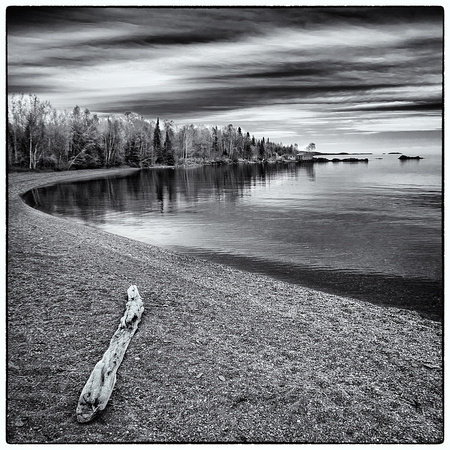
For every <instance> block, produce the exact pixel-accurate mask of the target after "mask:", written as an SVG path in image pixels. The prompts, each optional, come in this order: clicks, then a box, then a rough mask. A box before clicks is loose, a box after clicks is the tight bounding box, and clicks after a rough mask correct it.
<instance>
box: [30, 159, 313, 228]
mask: <svg viewBox="0 0 450 450" xmlns="http://www.w3.org/2000/svg"><path fill="white" fill-rule="evenodd" d="M280 176H281V177H282V178H288V177H293V178H295V179H297V178H299V177H306V178H308V179H309V180H310V181H315V177H316V173H315V169H314V165H313V164H305V165H296V164H285V165H278V164H265V165H262V164H241V165H234V166H233V165H223V166H218V167H211V166H204V167H200V168H193V169H188V170H184V169H144V170H141V171H138V172H134V173H133V174H131V175H129V174H127V175H116V176H110V177H106V178H101V179H97V180H91V181H89V182H88V183H86V182H83V181H80V182H70V183H60V184H57V185H54V186H51V187H47V188H45V189H33V190H31V191H30V192H29V193H27V195H26V201H27V203H29V204H30V205H31V206H33V207H35V208H38V209H43V210H46V211H47V212H49V213H50V214H56V215H75V216H77V217H79V218H82V219H83V220H84V221H86V222H90V221H92V220H94V221H96V222H104V217H105V215H107V214H110V212H111V210H114V211H117V212H125V211H126V212H136V213H139V214H141V213H143V212H144V211H143V210H145V211H146V212H159V213H161V214H167V213H168V214H175V213H176V212H177V211H178V210H179V209H180V208H182V209H186V208H189V206H191V205H195V204H198V203H199V202H202V201H211V200H214V201H218V202H222V201H223V202H231V203H235V202H237V201H238V200H240V199H242V198H243V197H244V196H246V195H249V194H250V192H251V190H252V189H254V188H255V187H256V186H265V185H266V184H270V182H271V181H272V180H274V179H279V178H280Z"/></svg>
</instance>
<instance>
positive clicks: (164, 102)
mask: <svg viewBox="0 0 450 450" xmlns="http://www.w3.org/2000/svg"><path fill="white" fill-rule="evenodd" d="M6 26H7V28H6V32H7V34H6V37H7V88H8V92H10V93H13V92H25V93H34V94H36V95H38V97H39V98H41V99H42V100H48V101H50V102H51V104H52V105H53V106H54V107H56V108H58V109H67V110H72V109H73V107H74V106H75V105H79V106H80V107H82V108H89V110H91V111H92V112H96V113H99V114H105V113H108V114H123V113H124V112H125V111H127V110H129V111H133V112H136V113H139V114H141V115H143V116H144V117H146V118H148V119H151V120H154V119H155V118H156V117H160V118H161V119H172V120H174V121H175V123H176V124H178V125H184V124H190V123H194V124H205V125H218V126H219V127H222V126H226V125H228V124H230V123H231V124H233V125H235V126H236V127H237V126H240V127H241V128H242V129H243V130H245V131H249V132H250V133H251V134H253V135H254V136H255V137H257V138H261V137H263V136H264V137H266V138H270V140H271V141H275V142H283V143H284V144H293V143H298V144H299V146H300V148H302V147H304V146H306V145H307V144H308V143H309V142H315V143H316V145H317V149H318V150H319V151H323V152H326V151H330V152H337V151H351V152H357V151H378V150H379V151H398V150H400V151H401V150H405V149H409V150H410V151H412V152H415V151H416V150H417V151H418V152H420V153H424V151H425V150H430V149H433V150H437V151H440V147H441V134H442V132H441V126H442V97H443V95H442V82H443V74H442V72H443V9H442V8H439V7H438V8H434V7H424V8H419V7H401V8H378V7H375V8H373V7H363V8H349V7H340V8H339V7H338V8H332V7H323V8H306V7H293V8H286V7H281V8H269V7H262V8H240V7H239V8H230V7H227V8H204V7H203V8H185V9H183V8H121V7H118V8H113V7H103V8H89V7H76V8H72V7H49V8H47V7H34V8H27V7H16V8H14V7H9V8H8V9H7V11H6Z"/></svg>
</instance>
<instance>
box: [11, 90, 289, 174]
mask: <svg viewBox="0 0 450 450" xmlns="http://www.w3.org/2000/svg"><path fill="white" fill-rule="evenodd" d="M295 150H296V145H295V146H293V145H290V146H283V145H282V144H275V143H273V142H271V141H270V139H269V138H267V139H266V138H264V137H263V138H262V139H255V137H254V136H251V135H250V133H249V132H248V131H243V130H242V129H241V127H235V126H233V125H232V124H229V125H227V126H224V127H220V128H219V127H218V126H205V125H192V124H191V125H183V126H179V125H176V124H175V123H174V122H173V121H171V120H162V121H160V119H159V118H157V119H156V120H155V121H149V120H147V119H145V118H144V117H142V116H140V115H138V114H136V113H134V112H132V111H125V112H124V113H123V114H121V115H105V116H102V117H99V115H97V114H92V113H91V112H90V111H89V110H88V109H82V108H80V107H79V106H75V107H74V108H73V110H72V111H70V112H68V111H66V110H64V111H61V110H57V109H55V108H53V107H52V105H51V104H50V103H49V102H48V101H42V100H40V99H39V98H38V97H37V96H36V95H34V94H23V93H20V94H11V95H9V96H8V126H7V165H8V170H24V169H28V170H69V169H89V168H101V167H116V166H122V165H127V166H131V167H153V166H176V165H189V164H193V163H200V164H206V163H231V162H245V161H249V162H250V161H251V162H257V161H264V160H275V159H278V158H280V157H281V156H283V155H284V156H286V155H292V154H294V153H295Z"/></svg>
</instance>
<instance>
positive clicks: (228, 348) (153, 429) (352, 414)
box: [6, 169, 443, 444]
mask: <svg viewBox="0 0 450 450" xmlns="http://www.w3.org/2000/svg"><path fill="white" fill-rule="evenodd" d="M129 170H130V171H132V170H136V169H129ZM113 173H114V169H108V170H84V171H73V172H46V173H25V172H24V173H11V174H8V192H7V197H8V204H7V214H8V221H7V250H8V256H7V299H6V312H7V354H6V357H7V386H6V391H7V392H6V395H7V408H6V414H7V417H6V422H7V424H6V425H7V426H6V432H7V435H6V441H7V442H8V443H11V444H13V443H22V444H23V443H40V444H43V443H80V444H81V443H91V444H94V443H174V442H178V443H205V442H206V443H222V442H224V443H225V442H233V443H268V442H269V443H292V442H295V443H324V444H325V443H328V444H329V443H403V444H405V443H411V444H412V443H441V442H443V359H442V346H443V341H442V324H441V323H440V322H436V321H432V320H429V319H426V318H423V317H421V316H420V315H419V314H418V313H416V312H414V311H407V310H403V309H398V308H394V307H384V306H379V305H375V304H371V303H367V302H363V301H360V300H356V299H351V298H346V297H339V296H336V295H331V294H327V293H323V292H320V291H316V290H312V289H309V288H305V287H302V286H298V285H293V284H289V283H285V282H282V281H277V280H274V279H271V278H269V277H265V276H261V275H256V274H251V273H248V272H244V271H240V270H237V269H234V268H230V267H228V266H225V265H221V264H214V263H211V262H206V261H203V260H200V259H196V258H193V257H190V256H186V255H180V254H177V253H174V252H170V251H166V250H163V249H160V248H158V247H155V246H151V245H148V244H144V243H141V242H138V241H134V240H131V239H128V238H124V237H121V236H117V235H113V234H109V233H106V232H102V231H99V230H96V229H93V228H90V227H87V226H84V225H81V224H77V223H74V222H71V221H70V220H68V219H64V218H59V217H52V216H49V215H47V214H45V213H42V212H40V211H37V210H34V209H32V208H31V207H29V206H27V205H26V204H25V203H24V202H23V201H22V199H21V198H20V194H23V193H25V192H26V191H27V190H29V189H31V188H34V187H38V186H42V185H44V184H48V183H56V182H59V181H69V180H81V179H89V178H92V177H99V176H103V175H105V174H113ZM133 284H134V285H136V286H137V287H138V289H139V292H140V294H141V296H142V299H143V301H144V308H145V312H144V315H143V318H142V322H141V323H140V325H139V329H138V332H137V333H136V335H135V336H134V337H133V339H132V341H131V343H130V346H129V348H128V350H127V352H126V355H125V358H124V360H123V362H122V365H121V366H120V367H119V370H118V373H117V382H116V386H115V388H114V391H113V393H112V395H111V398H110V400H109V403H108V405H107V407H106V409H105V410H104V411H102V412H101V413H100V414H99V415H98V416H97V417H96V418H95V419H94V420H93V421H92V422H90V423H88V424H79V423H78V422H77V420H76V414H75V410H76V406H77V402H78V398H79V395H80V392H81V390H82V389H83V386H84V384H85V383H86V381H87V379H88V378H89V375H90V372H91V371H92V369H93V367H94V366H95V364H96V362H97V361H99V360H100V359H101V357H102V355H103V353H104V351H106V349H107V348H108V345H109V341H110V339H111V337H112V335H113V333H114V331H115V330H116V328H117V325H118V324H119V321H120V318H121V316H122V314H123V312H124V308H125V304H126V301H127V296H126V293H127V289H128V288H129V286H130V285H133Z"/></svg>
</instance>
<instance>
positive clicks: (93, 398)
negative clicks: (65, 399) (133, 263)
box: [77, 285, 144, 423]
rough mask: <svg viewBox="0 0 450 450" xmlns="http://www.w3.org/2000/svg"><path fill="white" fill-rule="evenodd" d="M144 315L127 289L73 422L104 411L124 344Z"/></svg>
mask: <svg viewBox="0 0 450 450" xmlns="http://www.w3.org/2000/svg"><path fill="white" fill-rule="evenodd" d="M143 312H144V304H143V302H142V299H141V296H140V295H139V291H138V289H137V287H136V286H134V285H133V286H130V287H129V288H128V302H127V305H126V309H125V313H124V315H123V317H122V318H121V319H120V324H119V327H118V328H117V330H116V332H115V333H114V336H113V337H112V339H111V342H110V344H109V348H108V350H106V352H105V353H104V355H103V358H102V359H101V360H100V361H99V362H98V363H97V364H96V365H95V367H94V370H93V371H92V373H91V376H90V377H89V379H88V381H87V383H86V385H85V386H84V388H83V391H82V392H81V395H80V399H79V400H78V406H77V420H78V422H80V423H84V422H89V421H90V420H92V419H93V418H94V417H95V415H96V414H97V413H98V412H100V411H102V410H103V409H105V407H106V404H107V403H108V400H109V398H110V396H111V393H112V390H113V389H114V385H115V383H116V372H117V369H118V368H119V366H120V363H121V362H122V360H123V357H124V355H125V352H126V350H127V347H128V344H129V343H130V341H131V338H132V337H133V335H134V333H135V332H136V330H137V327H138V325H139V322H140V320H141V317H142V313H143Z"/></svg>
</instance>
